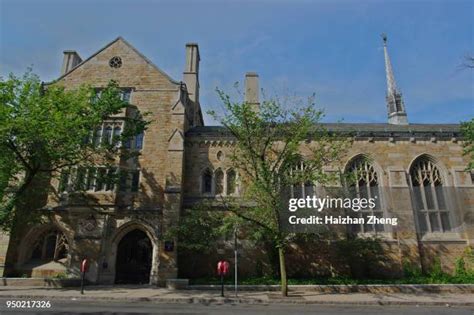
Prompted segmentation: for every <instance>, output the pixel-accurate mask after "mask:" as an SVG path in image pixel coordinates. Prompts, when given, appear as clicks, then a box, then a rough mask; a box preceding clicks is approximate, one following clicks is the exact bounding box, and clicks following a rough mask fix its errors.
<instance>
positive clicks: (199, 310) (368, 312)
mask: <svg viewBox="0 0 474 315" xmlns="http://www.w3.org/2000/svg"><path fill="white" fill-rule="evenodd" d="M6 301H7V300H5V299H0V303H1V304H0V314H1V315H10V314H11V315H13V314H15V315H16V314H25V315H33V314H41V315H46V314H54V315H59V314H67V315H76V314H90V315H100V314H105V315H132V314H183V315H184V314H220V315H227V314H272V315H279V314H285V315H286V314H320V315H339V314H341V315H346V314H347V315H349V314H351V315H353V314H364V315H378V314H390V315H394V314H403V315H421V314H429V315H441V314H443V315H444V314H449V315H474V308H469V307H442V306H439V307H433V306H430V307H428V306H348V305H344V306H342V305H341V306H337V305H314V304H312V305H310V304H300V305H282V304H270V305H248V304H234V305H232V304H224V305H215V304H212V305H202V304H161V303H160V304H154V303H152V302H128V303H117V302H109V301H103V302H90V301H65V300H62V301H59V300H58V301H55V300H52V301H51V308H50V309H48V310H45V309H8V308H6Z"/></svg>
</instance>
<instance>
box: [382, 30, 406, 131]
mask: <svg viewBox="0 0 474 315" xmlns="http://www.w3.org/2000/svg"><path fill="white" fill-rule="evenodd" d="M382 39H383V51H384V55H385V74H386V76H387V96H386V100H387V111H388V123H389V124H392V125H408V119H407V113H406V112H405V104H404V103H403V98H402V93H400V90H399V89H398V87H397V83H396V82H395V77H394V75H393V70H392V63H391V62H390V57H389V56H388V50H387V36H386V35H385V34H382Z"/></svg>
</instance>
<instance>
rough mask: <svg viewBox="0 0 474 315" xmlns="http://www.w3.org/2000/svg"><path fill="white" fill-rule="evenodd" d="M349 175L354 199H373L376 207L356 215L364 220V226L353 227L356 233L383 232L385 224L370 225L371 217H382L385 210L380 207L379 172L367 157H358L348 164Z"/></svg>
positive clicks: (349, 184) (348, 183) (368, 208)
mask: <svg viewBox="0 0 474 315" xmlns="http://www.w3.org/2000/svg"><path fill="white" fill-rule="evenodd" d="M346 174H348V179H347V186H348V187H349V189H350V190H351V192H352V193H353V194H354V195H353V198H366V199H369V198H373V200H374V201H375V207H374V208H373V209H371V208H370V207H367V208H366V209H361V210H359V211H358V212H353V213H355V215H356V216H358V217H360V218H364V219H365V220H364V222H365V223H364V224H359V225H352V226H353V228H354V230H353V232H355V233H374V232H375V233H376V232H383V231H384V225H383V224H368V223H367V222H368V221H369V220H368V219H369V216H376V217H382V216H383V209H382V207H381V205H380V191H379V180H378V175H377V172H376V171H375V169H374V166H373V165H372V163H371V162H370V160H369V159H368V158H367V157H365V156H362V155H360V156H357V157H355V158H354V159H352V161H351V162H350V163H349V164H348V166H347V168H346Z"/></svg>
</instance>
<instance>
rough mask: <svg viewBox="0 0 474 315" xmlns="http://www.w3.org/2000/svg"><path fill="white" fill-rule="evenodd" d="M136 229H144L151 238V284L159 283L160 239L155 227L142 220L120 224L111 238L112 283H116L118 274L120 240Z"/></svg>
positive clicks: (110, 268)
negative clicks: (117, 263)
mask: <svg viewBox="0 0 474 315" xmlns="http://www.w3.org/2000/svg"><path fill="white" fill-rule="evenodd" d="M134 230H139V231H142V232H143V233H145V234H146V236H147V237H148V238H149V239H150V241H151V245H152V253H151V255H152V261H151V270H150V280H149V284H157V283H158V265H159V239H158V237H157V235H156V232H155V231H154V229H153V228H152V227H151V226H149V225H148V224H146V223H145V222H141V221H136V220H134V221H130V222H127V223H125V224H123V225H122V226H120V227H119V228H118V229H117V231H116V232H115V233H114V235H113V237H112V238H111V247H110V253H109V254H108V255H107V256H108V262H109V273H110V275H111V277H112V280H113V281H112V283H115V275H116V262H117V252H118V247H119V244H120V241H121V240H122V239H123V238H124V237H125V236H126V235H127V234H129V233H130V232H133V231H134Z"/></svg>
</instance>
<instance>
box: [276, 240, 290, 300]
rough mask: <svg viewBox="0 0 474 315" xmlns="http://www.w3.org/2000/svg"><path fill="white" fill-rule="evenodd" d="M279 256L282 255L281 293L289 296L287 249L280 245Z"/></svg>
mask: <svg viewBox="0 0 474 315" xmlns="http://www.w3.org/2000/svg"><path fill="white" fill-rule="evenodd" d="M278 256H279V257H280V277H281V294H282V295H283V296H288V279H287V278H286V264H285V250H284V249H283V248H282V247H278Z"/></svg>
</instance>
